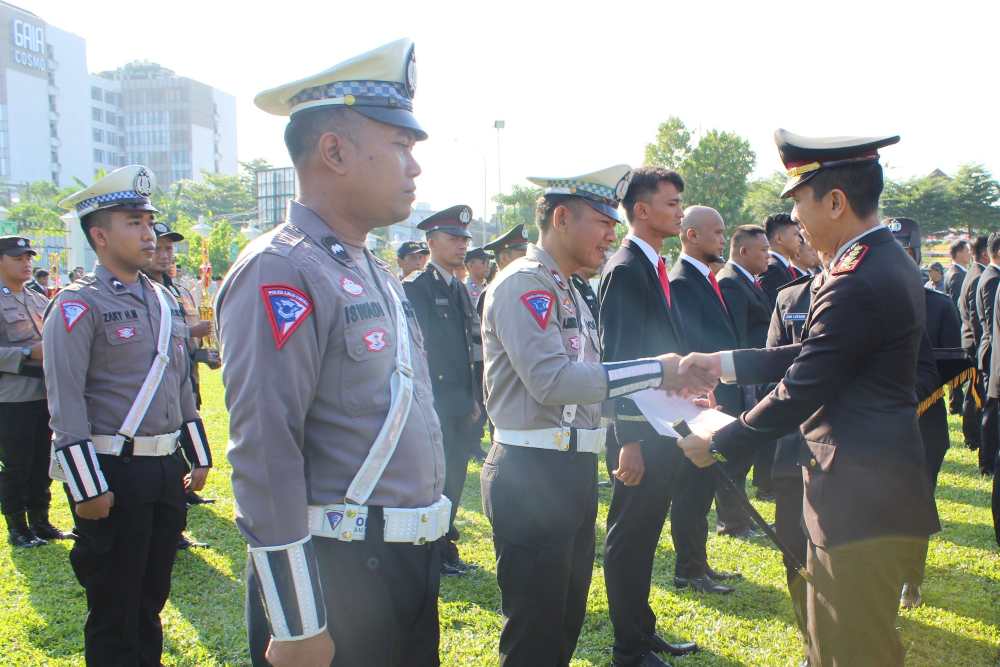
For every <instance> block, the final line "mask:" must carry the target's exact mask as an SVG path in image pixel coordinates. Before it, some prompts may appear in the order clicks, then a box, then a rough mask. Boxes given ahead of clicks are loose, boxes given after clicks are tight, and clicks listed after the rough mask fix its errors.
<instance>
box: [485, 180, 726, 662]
mask: <svg viewBox="0 0 1000 667" xmlns="http://www.w3.org/2000/svg"><path fill="white" fill-rule="evenodd" d="M629 177H630V170H629V168H628V167H627V166H625V165H619V166H616V167H611V168H608V169H605V170H603V171H600V172H596V173H592V174H585V175H583V176H579V177H575V178H568V179H550V178H534V179H530V180H532V182H534V183H536V184H539V185H541V186H542V187H543V188H544V191H543V192H544V195H543V196H542V197H541V199H539V202H538V206H537V209H536V220H537V223H538V227H539V230H540V240H539V244H538V245H529V246H528V248H527V254H526V255H525V257H523V258H521V259H518V260H515V261H514V262H513V263H511V264H510V265H508V266H507V267H506V268H505V269H504V270H502V271H501V272H500V274H499V275H498V276H497V277H496V279H494V281H493V282H492V283H490V285H489V286H488V287H487V288H486V298H485V311H484V312H485V314H484V317H483V356H484V360H485V365H486V409H487V411H488V412H489V415H490V419H491V420H492V421H493V423H494V424H495V426H496V432H495V434H494V438H493V446H492V448H491V449H490V452H489V454H488V456H487V458H486V462H485V463H484V464H483V470H482V478H481V484H482V497H483V507H484V510H485V512H486V516H487V517H488V518H489V520H490V523H491V524H492V526H493V545H494V550H495V552H496V556H497V582H498V583H499V585H500V597H501V609H502V611H503V615H504V625H503V630H502V631H501V633H500V662H501V664H503V665H507V666H516V665H531V666H535V665H568V664H569V661H570V658H571V657H572V655H573V651H574V649H575V648H576V643H577V639H578V638H579V634H580V628H581V627H582V625H583V619H584V615H585V612H586V604H587V591H588V589H589V588H590V577H591V573H592V572H593V568H594V521H595V519H596V515H597V465H596V464H597V454H598V453H599V452H600V451H601V448H602V447H603V445H604V436H605V429H604V428H601V426H600V424H601V403H602V402H603V401H605V400H608V399H609V398H617V397H619V396H624V395H626V394H630V393H633V392H636V391H640V390H642V389H647V388H656V387H660V386H666V387H668V388H675V389H680V388H681V382H680V379H679V378H678V377H677V376H676V374H675V373H674V363H676V361H677V360H678V359H679V357H678V355H669V354H668V355H661V356H659V357H654V358H650V359H640V360H634V361H617V362H607V363H601V361H600V359H601V347H600V342H599V340H598V335H597V325H596V323H595V322H594V318H593V316H592V315H591V313H590V310H589V308H587V306H586V305H584V304H583V302H582V300H581V298H580V295H579V293H578V292H577V291H576V289H575V288H573V287H572V286H571V283H570V282H569V277H570V276H571V275H573V273H575V272H576V271H578V270H579V269H580V268H589V269H590V270H596V269H597V268H598V267H599V266H600V265H601V264H602V262H604V257H605V253H606V251H607V249H608V248H609V247H611V245H612V244H613V243H614V241H615V226H616V225H617V224H618V222H619V215H618V204H619V201H620V200H621V198H622V196H623V195H624V194H625V191H626V190H627V189H628V184H629ZM711 386H712V383H711V382H708V383H699V382H698V381H693V382H692V387H691V388H692V389H694V390H698V389H707V388H710V387H711Z"/></svg>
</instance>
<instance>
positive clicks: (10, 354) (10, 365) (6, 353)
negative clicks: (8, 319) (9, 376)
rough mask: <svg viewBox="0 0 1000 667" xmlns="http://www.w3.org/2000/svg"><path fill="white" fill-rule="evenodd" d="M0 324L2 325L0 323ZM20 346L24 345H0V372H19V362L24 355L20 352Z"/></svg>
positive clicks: (22, 359)
mask: <svg viewBox="0 0 1000 667" xmlns="http://www.w3.org/2000/svg"><path fill="white" fill-rule="evenodd" d="M0 326H3V325H2V324H0ZM22 347H24V346H23V345H21V346H18V347H11V346H10V344H9V343H8V344H7V345H4V346H0V373H19V372H20V371H21V363H22V362H23V361H24V355H23V354H22V353H21V348H22Z"/></svg>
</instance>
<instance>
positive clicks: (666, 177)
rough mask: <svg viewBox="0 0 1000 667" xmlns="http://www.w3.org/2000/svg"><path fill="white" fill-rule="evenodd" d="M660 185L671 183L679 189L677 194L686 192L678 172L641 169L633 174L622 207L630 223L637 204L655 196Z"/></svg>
mask: <svg viewBox="0 0 1000 667" xmlns="http://www.w3.org/2000/svg"><path fill="white" fill-rule="evenodd" d="M660 183H670V184H671V185H673V186H674V187H675V188H677V192H684V179H683V178H681V175H680V174H678V173H677V172H676V171H671V170H670V169H664V168H663V167H639V168H638V169H636V170H634V171H633V172H632V182H631V183H630V184H629V186H628V191H627V192H626V193H625V198H624V199H622V206H624V207H625V215H626V217H628V221H629V222H632V214H633V212H634V210H635V202H636V201H638V200H640V199H642V198H643V197H648V196H649V195H652V194H655V193H656V191H657V190H658V189H659V188H660Z"/></svg>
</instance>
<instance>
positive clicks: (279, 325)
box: [260, 285, 313, 350]
mask: <svg viewBox="0 0 1000 667" xmlns="http://www.w3.org/2000/svg"><path fill="white" fill-rule="evenodd" d="M260 294H261V297H263V299H264V310H265V311H266V312H267V319H268V321H269V322H270V323H271V333H273V334H274V346H275V347H276V348H278V349H279V350H280V349H281V348H282V347H284V345H285V343H287V342H288V339H289V338H291V336H292V334H293V333H295V330H296V329H298V328H299V327H300V326H301V325H302V323H303V322H305V321H306V318H307V317H309V313H311V312H312V311H313V304H312V301H310V300H309V297H307V296H306V295H305V294H303V293H302V292H300V291H299V290H297V289H295V288H294V287H290V286H288V285H263V286H261V288H260Z"/></svg>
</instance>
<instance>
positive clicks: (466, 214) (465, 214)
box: [458, 208, 472, 225]
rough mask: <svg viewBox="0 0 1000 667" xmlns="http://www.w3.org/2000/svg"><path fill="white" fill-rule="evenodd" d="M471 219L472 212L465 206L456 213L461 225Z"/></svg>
mask: <svg viewBox="0 0 1000 667" xmlns="http://www.w3.org/2000/svg"><path fill="white" fill-rule="evenodd" d="M471 220H472V212H471V211H469V209H467V208H463V209H462V212H461V213H459V214H458V221H459V222H461V223H462V224H463V225H467V224H469V222H470V221H471Z"/></svg>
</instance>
